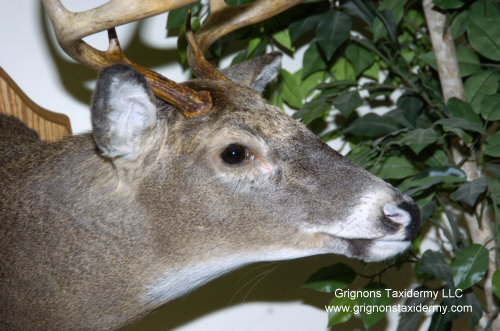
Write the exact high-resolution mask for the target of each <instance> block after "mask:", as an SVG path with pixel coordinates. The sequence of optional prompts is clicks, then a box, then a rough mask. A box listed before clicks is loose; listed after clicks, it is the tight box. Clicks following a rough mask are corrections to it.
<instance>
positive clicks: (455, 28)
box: [450, 10, 469, 39]
mask: <svg viewBox="0 0 500 331" xmlns="http://www.w3.org/2000/svg"><path fill="white" fill-rule="evenodd" d="M468 17H469V11H467V10H463V11H462V12H460V13H459V14H458V15H457V16H455V18H454V19H453V21H452V22H451V25H450V30H451V35H452V36H453V39H456V38H458V37H460V36H461V35H463V34H464V33H465V31H467V20H468Z"/></svg>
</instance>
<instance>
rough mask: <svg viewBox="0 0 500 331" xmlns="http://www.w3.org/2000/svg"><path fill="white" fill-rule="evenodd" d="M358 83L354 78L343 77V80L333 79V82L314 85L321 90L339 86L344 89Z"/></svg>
mask: <svg viewBox="0 0 500 331" xmlns="http://www.w3.org/2000/svg"><path fill="white" fill-rule="evenodd" d="M356 85H358V82H357V81H355V80H351V79H345V80H335V81H333V82H329V83H321V84H318V86H316V88H317V89H318V90H323V89H331V88H341V89H346V88H349V87H351V86H356Z"/></svg>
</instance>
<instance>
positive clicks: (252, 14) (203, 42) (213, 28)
mask: <svg viewBox="0 0 500 331" xmlns="http://www.w3.org/2000/svg"><path fill="white" fill-rule="evenodd" d="M303 1H304V0H258V1H254V2H251V3H249V4H246V5H241V6H234V7H233V6H228V5H227V4H226V3H225V2H224V0H210V17H209V18H208V20H207V21H206V22H205V23H204V24H203V26H202V27H201V29H200V30H199V31H198V32H197V33H196V39H197V40H198V43H199V45H200V49H201V51H202V52H203V53H204V52H205V51H206V50H207V49H208V47H210V45H212V44H213V43H214V42H215V41H216V40H218V39H220V38H221V37H223V36H225V35H226V34H228V33H230V32H233V31H235V30H237V29H240V28H242V27H245V26H248V25H252V24H255V23H259V22H261V21H264V20H266V19H268V18H271V17H273V16H275V15H278V14H279V13H281V12H284V11H285V10H287V9H289V8H291V7H293V6H295V5H297V4H299V3H301V2H303Z"/></svg>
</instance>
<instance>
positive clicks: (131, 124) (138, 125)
mask: <svg viewBox="0 0 500 331" xmlns="http://www.w3.org/2000/svg"><path fill="white" fill-rule="evenodd" d="M153 98H154V96H153V92H152V91H151V88H150V87H149V85H148V83H147V82H146V80H145V79H144V77H143V76H142V75H141V74H139V73H138V72H137V71H135V69H133V68H132V67H130V66H128V65H125V64H117V65H113V66H110V67H107V68H105V69H103V70H102V71H101V72H100V73H99V78H98V81H97V86H96V89H95V91H94V96H93V100H92V109H91V110H92V127H93V131H94V139H95V141H96V144H97V146H98V147H99V149H100V150H101V152H102V155H103V156H106V157H111V158H112V157H124V158H129V159H132V158H134V157H135V156H136V154H137V151H138V150H139V149H140V147H141V145H142V144H143V142H144V140H145V138H146V137H147V135H149V133H150V132H151V130H152V129H153V128H154V126H155V125H156V110H157V109H156V106H155V104H154V99H153Z"/></svg>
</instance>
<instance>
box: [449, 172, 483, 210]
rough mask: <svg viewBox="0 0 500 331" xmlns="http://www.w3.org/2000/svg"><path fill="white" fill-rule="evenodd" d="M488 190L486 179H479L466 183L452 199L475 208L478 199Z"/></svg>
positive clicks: (454, 193) (453, 194)
mask: <svg viewBox="0 0 500 331" xmlns="http://www.w3.org/2000/svg"><path fill="white" fill-rule="evenodd" d="M487 188H488V181H487V180H486V178H478V179H476V180H474V181H472V182H465V183H464V184H462V185H461V186H460V187H459V188H458V189H457V190H456V191H455V192H453V193H452V197H453V198H454V199H455V200H457V201H462V202H465V203H466V204H468V205H469V206H471V207H474V206H475V204H476V201H477V198H478V197H479V196H480V195H481V194H483V193H484V191H486V189H487Z"/></svg>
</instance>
